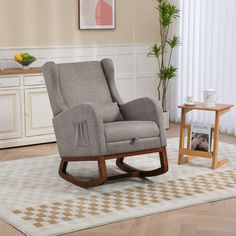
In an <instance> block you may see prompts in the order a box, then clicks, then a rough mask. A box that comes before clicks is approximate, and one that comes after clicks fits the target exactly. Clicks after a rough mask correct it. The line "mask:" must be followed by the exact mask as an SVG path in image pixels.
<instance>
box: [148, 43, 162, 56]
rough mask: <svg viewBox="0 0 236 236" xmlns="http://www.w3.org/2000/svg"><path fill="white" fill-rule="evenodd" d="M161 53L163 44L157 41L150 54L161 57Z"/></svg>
mask: <svg viewBox="0 0 236 236" xmlns="http://www.w3.org/2000/svg"><path fill="white" fill-rule="evenodd" d="M160 55H161V46H158V45H157V43H155V44H154V45H153V46H152V47H151V48H150V51H149V52H148V56H155V57H156V58H159V56H160Z"/></svg>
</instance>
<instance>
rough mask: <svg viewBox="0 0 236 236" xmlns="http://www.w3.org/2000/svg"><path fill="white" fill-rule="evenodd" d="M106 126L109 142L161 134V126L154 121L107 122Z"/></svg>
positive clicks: (107, 140) (106, 135)
mask: <svg viewBox="0 0 236 236" xmlns="http://www.w3.org/2000/svg"><path fill="white" fill-rule="evenodd" d="M104 128H105V137H106V142H107V143H112V142H120V141H127V140H132V139H134V138H137V139H142V138H152V137H159V136H160V131H159V128H158V126H157V124H156V123H155V122H153V121H119V122H112V123H106V124H104Z"/></svg>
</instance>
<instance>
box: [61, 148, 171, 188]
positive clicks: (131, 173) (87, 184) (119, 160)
mask: <svg viewBox="0 0 236 236" xmlns="http://www.w3.org/2000/svg"><path fill="white" fill-rule="evenodd" d="M155 152H159V155H160V163H161V167H159V168H157V169H154V170H149V171H144V170H139V169H136V168H134V167H132V166H129V165H128V164H126V163H124V158H125V157H129V156H136V155H143V154H149V153H155ZM109 159H116V165H117V166H118V167H119V168H120V169H121V170H123V171H125V172H127V173H125V174H120V175H115V176H107V169H106V162H105V161H106V160H109ZM75 161H97V163H98V169H99V177H98V178H97V179H95V180H87V181H82V180H79V179H77V178H75V177H74V176H73V175H71V174H70V173H68V172H67V171H66V168H67V165H68V162H75ZM167 171H168V160H167V155H166V148H165V147H161V148H158V149H152V150H145V151H138V152H130V153H122V154H115V155H110V156H101V157H62V160H61V164H60V167H59V175H60V176H61V177H62V178H63V179H65V180H67V181H69V182H70V183H72V184H74V185H77V186H79V187H82V188H91V187H95V186H98V185H101V184H103V183H105V182H107V181H110V180H115V179H120V178H127V177H150V176H156V175H161V174H164V173H166V172H167Z"/></svg>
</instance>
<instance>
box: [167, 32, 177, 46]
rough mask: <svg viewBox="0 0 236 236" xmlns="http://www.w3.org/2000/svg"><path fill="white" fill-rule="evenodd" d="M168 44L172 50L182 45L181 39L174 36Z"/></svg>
mask: <svg viewBox="0 0 236 236" xmlns="http://www.w3.org/2000/svg"><path fill="white" fill-rule="evenodd" d="M167 43H168V44H169V46H170V47H171V48H175V47H177V46H179V45H180V37H178V36H177V35H174V36H173V37H172V38H171V39H169V40H167Z"/></svg>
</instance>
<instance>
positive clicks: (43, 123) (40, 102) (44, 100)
mask: <svg viewBox="0 0 236 236" xmlns="http://www.w3.org/2000/svg"><path fill="white" fill-rule="evenodd" d="M25 114H26V119H25V126H26V136H33V135H42V134H52V133H53V127H52V111H51V107H50V103H49V99H48V94H47V90H46V88H30V89H25Z"/></svg>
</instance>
